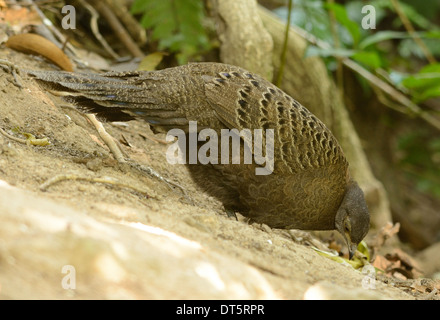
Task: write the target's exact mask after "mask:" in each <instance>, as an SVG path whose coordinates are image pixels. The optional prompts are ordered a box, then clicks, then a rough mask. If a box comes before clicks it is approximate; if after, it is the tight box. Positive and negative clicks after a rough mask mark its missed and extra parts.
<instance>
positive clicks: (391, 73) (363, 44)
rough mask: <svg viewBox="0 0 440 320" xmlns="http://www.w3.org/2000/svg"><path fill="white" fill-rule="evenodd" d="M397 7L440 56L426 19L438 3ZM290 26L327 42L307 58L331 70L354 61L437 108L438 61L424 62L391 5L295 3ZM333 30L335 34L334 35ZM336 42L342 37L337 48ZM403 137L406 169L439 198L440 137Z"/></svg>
mask: <svg viewBox="0 0 440 320" xmlns="http://www.w3.org/2000/svg"><path fill="white" fill-rule="evenodd" d="M338 2H339V3H341V1H338ZM343 2H344V1H343ZM398 3H399V6H400V8H401V10H402V12H403V14H404V15H405V16H406V17H407V18H408V20H409V21H410V23H411V24H412V25H413V26H414V28H415V29H416V31H415V35H416V36H418V37H419V38H421V39H422V41H423V43H424V44H425V45H426V47H427V50H428V51H430V52H431V53H432V55H433V56H440V41H439V39H440V28H439V27H438V26H437V25H436V24H434V23H433V22H431V20H430V19H429V18H427V17H430V18H432V19H435V17H438V14H439V13H440V2H439V1H416V0H399V2H398ZM420 3H423V5H421V4H420ZM366 4H368V5H372V6H373V7H374V9H375V13H376V28H377V29H375V30H371V29H363V28H362V20H363V18H364V17H365V16H366V13H362V8H363V6H365V5H366ZM419 10H423V13H419ZM286 11H287V9H286V8H285V7H281V8H278V9H276V10H275V13H276V14H278V15H279V16H280V17H282V18H285V17H286V15H287V12H286ZM330 13H331V14H330ZM332 17H334V19H332ZM292 24H295V25H297V26H299V27H301V28H303V29H305V30H306V31H308V32H309V33H311V34H312V35H314V36H315V37H316V38H317V39H319V40H320V41H322V42H324V43H325V44H326V45H325V46H322V45H320V46H318V45H309V47H308V49H307V51H306V56H314V55H318V56H321V57H322V58H323V59H324V61H325V62H326V63H327V67H328V69H329V71H334V70H335V69H336V68H337V66H338V64H337V59H341V58H350V59H352V60H354V61H356V62H357V63H358V64H360V65H361V66H362V67H363V68H365V69H367V70H369V71H370V72H371V73H373V74H374V73H376V71H379V70H380V76H379V77H380V78H382V79H386V81H387V82H388V83H390V84H391V85H392V86H394V88H396V89H397V91H400V92H401V93H403V94H405V95H407V96H409V97H410V99H411V100H412V102H414V103H416V104H424V103H426V102H429V101H430V102H431V103H437V104H438V102H434V99H440V63H433V61H431V64H426V62H425V59H426V57H425V53H424V51H423V48H421V45H420V43H417V42H415V40H414V36H413V35H412V34H410V33H409V32H408V31H407V26H405V24H404V23H403V22H402V20H401V17H399V15H398V14H397V13H396V11H395V8H394V6H393V3H392V1H390V0H373V1H368V2H366V1H361V0H354V1H345V4H344V5H341V4H337V3H334V2H333V1H325V0H294V5H293V12H292ZM332 27H333V28H332ZM334 30H336V34H333V33H332V31H333V32H334ZM335 38H337V39H339V41H338V46H336V45H335V42H334V40H335ZM423 64H426V65H425V66H423ZM421 65H422V66H421ZM402 70H403V71H402ZM378 74H379V73H378ZM360 80H361V84H362V85H364V86H365V84H366V82H365V81H363V79H362V78H360ZM421 109H422V110H423V107H421ZM428 112H430V111H428ZM400 139H401V141H400V143H399V150H400V153H401V154H403V157H402V159H401V162H400V164H401V166H402V168H404V169H406V170H407V171H411V174H412V175H413V176H415V177H417V184H418V186H419V187H420V188H421V189H423V190H425V191H429V192H431V193H433V194H435V195H437V196H439V197H440V170H438V168H439V166H440V159H439V157H440V156H439V154H440V138H438V137H436V138H431V137H429V135H428V134H427V133H420V132H417V133H416V132H413V133H410V134H408V135H404V136H402V137H400Z"/></svg>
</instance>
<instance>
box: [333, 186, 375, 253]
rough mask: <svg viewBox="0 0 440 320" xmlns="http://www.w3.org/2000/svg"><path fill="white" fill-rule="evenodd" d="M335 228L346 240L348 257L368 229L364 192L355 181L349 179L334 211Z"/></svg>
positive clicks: (368, 217)
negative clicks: (339, 202) (336, 209)
mask: <svg viewBox="0 0 440 320" xmlns="http://www.w3.org/2000/svg"><path fill="white" fill-rule="evenodd" d="M335 226H336V229H337V230H338V231H339V232H340V233H341V234H342V236H343V237H344V239H345V241H346V242H347V246H348V252H349V256H350V259H351V258H352V257H353V255H354V253H355V252H356V249H357V246H358V244H359V242H361V241H362V239H363V238H364V237H365V236H366V235H367V233H368V230H369V229H370V213H369V212H368V207H367V203H366V202H365V197H364V193H363V192H362V190H361V188H359V186H358V184H357V183H356V182H355V181H350V183H349V184H348V186H347V190H346V192H345V195H344V199H343V200H342V203H341V205H340V206H339V209H338V211H337V213H336V218H335Z"/></svg>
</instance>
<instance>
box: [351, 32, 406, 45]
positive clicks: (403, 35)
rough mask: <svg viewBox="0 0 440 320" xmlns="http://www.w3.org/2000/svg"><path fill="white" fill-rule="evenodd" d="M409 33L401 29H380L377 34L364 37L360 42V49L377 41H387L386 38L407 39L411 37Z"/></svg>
mask: <svg viewBox="0 0 440 320" xmlns="http://www.w3.org/2000/svg"><path fill="white" fill-rule="evenodd" d="M409 37H410V36H409V34H408V33H407V32H401V31H391V30H387V31H378V32H376V33H375V34H373V35H371V36H368V37H366V38H364V39H363V40H362V41H361V42H360V43H359V49H365V48H367V47H368V46H371V45H372V44H375V43H377V42H381V41H385V40H391V39H406V38H409Z"/></svg>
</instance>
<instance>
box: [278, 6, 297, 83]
mask: <svg viewBox="0 0 440 320" xmlns="http://www.w3.org/2000/svg"><path fill="white" fill-rule="evenodd" d="M292 6H293V0H289V6H288V9H287V10H288V12H287V24H286V32H285V34H284V41H283V50H282V51H281V58H280V69H279V71H278V77H277V81H276V83H275V84H276V85H277V86H278V87H281V81H282V79H283V73H284V65H285V64H286V54H287V43H288V41H289V30H290V21H291V20H292Z"/></svg>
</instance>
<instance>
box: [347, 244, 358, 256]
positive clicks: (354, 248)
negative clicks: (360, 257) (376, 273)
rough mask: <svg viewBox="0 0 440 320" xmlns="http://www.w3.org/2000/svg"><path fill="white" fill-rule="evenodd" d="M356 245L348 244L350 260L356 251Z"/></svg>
mask: <svg viewBox="0 0 440 320" xmlns="http://www.w3.org/2000/svg"><path fill="white" fill-rule="evenodd" d="M357 247H358V245H357V243H353V242H351V243H350V244H348V257H349V259H350V260H351V258H353V256H354V254H355V252H356V250H357Z"/></svg>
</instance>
